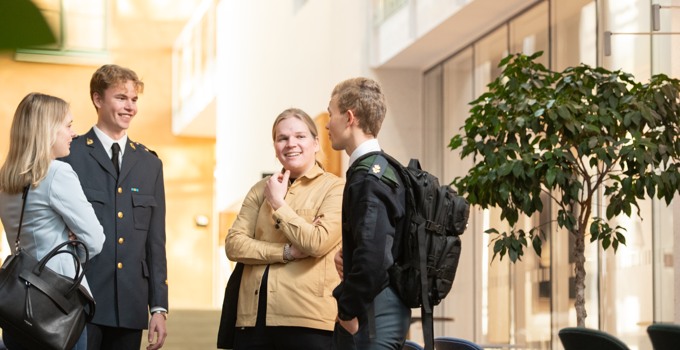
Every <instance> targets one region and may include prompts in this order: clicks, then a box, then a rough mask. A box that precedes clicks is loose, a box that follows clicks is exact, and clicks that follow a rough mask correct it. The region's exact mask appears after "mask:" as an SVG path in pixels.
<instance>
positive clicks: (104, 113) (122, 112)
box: [92, 80, 138, 140]
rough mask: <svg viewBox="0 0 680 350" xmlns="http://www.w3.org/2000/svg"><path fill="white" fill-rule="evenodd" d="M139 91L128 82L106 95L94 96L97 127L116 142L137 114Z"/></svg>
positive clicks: (115, 87) (106, 91) (96, 94)
mask: <svg viewBox="0 0 680 350" xmlns="http://www.w3.org/2000/svg"><path fill="white" fill-rule="evenodd" d="M137 99H138V96H137V89H136V87H135V84H134V83H133V82H132V81H131V80H128V81H126V82H125V83H120V84H116V85H112V86H111V87H109V88H108V89H106V90H104V95H103V96H101V95H100V94H99V93H96V92H95V93H94V94H93V95H92V101H93V102H94V104H95V106H96V107H97V115H98V119H97V127H98V128H99V129H100V130H102V131H103V132H104V133H105V134H107V135H108V136H109V137H111V138H112V139H114V140H119V139H120V138H121V137H123V135H125V131H126V130H127V129H128V128H129V127H130V122H131V121H132V118H133V117H134V116H135V115H136V114H137Z"/></svg>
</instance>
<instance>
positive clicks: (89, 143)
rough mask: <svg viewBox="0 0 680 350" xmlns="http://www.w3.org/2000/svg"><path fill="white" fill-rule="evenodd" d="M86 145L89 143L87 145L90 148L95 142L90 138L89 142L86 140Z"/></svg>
mask: <svg viewBox="0 0 680 350" xmlns="http://www.w3.org/2000/svg"><path fill="white" fill-rule="evenodd" d="M85 143H87V145H88V146H89V145H91V144H93V143H94V141H92V139H91V138H89V137H88V138H87V140H85Z"/></svg>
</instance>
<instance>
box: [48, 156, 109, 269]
mask: <svg viewBox="0 0 680 350" xmlns="http://www.w3.org/2000/svg"><path fill="white" fill-rule="evenodd" d="M49 201H50V206H51V207H52V209H54V211H56V212H57V213H59V215H61V217H62V218H63V219H64V222H65V223H66V226H67V227H68V228H69V230H71V232H73V233H74V234H75V235H76V237H77V239H78V240H80V241H82V242H83V243H85V245H86V246H87V250H88V253H89V255H90V258H92V257H93V256H95V255H97V254H99V252H101V250H102V246H103V245H104V240H105V238H106V236H104V229H103V228H102V225H101V224H100V223H99V220H98V219H97V216H96V215H95V213H94V209H92V205H91V204H90V202H88V201H87V198H85V193H83V189H82V187H81V186H80V181H79V180H78V175H77V174H76V173H75V171H73V168H71V166H70V165H69V164H67V163H62V162H59V165H58V168H57V170H56V172H55V174H54V177H53V178H52V183H51V184H50V190H49ZM79 255H81V258H84V257H85V256H84V253H82V252H80V253H79Z"/></svg>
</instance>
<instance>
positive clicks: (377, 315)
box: [333, 287, 411, 350]
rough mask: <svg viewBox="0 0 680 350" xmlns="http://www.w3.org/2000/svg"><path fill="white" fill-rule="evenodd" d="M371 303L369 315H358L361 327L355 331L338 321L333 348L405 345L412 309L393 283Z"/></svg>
mask: <svg viewBox="0 0 680 350" xmlns="http://www.w3.org/2000/svg"><path fill="white" fill-rule="evenodd" d="M372 306H373V307H372V308H371V310H369V312H368V313H367V314H366V315H362V316H360V317H359V331H358V332H357V333H356V334H354V335H352V334H349V332H347V331H346V330H345V329H344V328H343V327H342V326H340V324H339V323H335V330H334V331H333V349H334V350H387V349H392V350H400V349H401V348H402V346H403V345H404V340H405V339H406V334H408V330H409V326H410V324H411V309H409V308H408V307H406V306H405V305H404V303H403V302H402V301H401V299H399V297H398V296H397V294H396V293H395V292H394V290H393V289H392V288H391V287H387V288H385V289H383V291H382V292H380V293H379V294H378V295H377V296H376V297H375V299H373V305H372ZM371 313H373V314H374V315H371ZM372 316H373V317H372Z"/></svg>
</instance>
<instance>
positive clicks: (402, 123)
mask: <svg viewBox="0 0 680 350" xmlns="http://www.w3.org/2000/svg"><path fill="white" fill-rule="evenodd" d="M369 6H370V2H368V1H365V0H343V1H333V2H331V1H308V2H307V3H306V4H305V5H304V6H302V7H301V8H300V9H299V11H297V13H294V10H293V7H294V6H293V1H268V0H251V1H221V2H220V3H219V5H218V15H217V18H218V19H217V21H218V28H217V31H218V34H217V61H218V78H217V82H218V83H217V84H218V87H217V91H218V92H217V131H216V135H217V146H216V147H217V150H216V158H217V164H216V173H215V174H216V177H217V178H216V180H217V181H216V182H217V189H216V191H217V196H216V206H215V207H216V210H218V211H219V210H223V209H224V208H226V207H229V206H232V205H233V204H234V203H239V202H240V201H241V199H242V198H243V196H244V195H245V194H246V192H247V191H248V189H249V188H250V187H251V186H252V185H253V184H254V183H255V182H256V181H257V180H258V179H259V178H260V176H261V173H262V172H273V171H276V170H277V169H279V167H280V165H279V164H278V162H277V161H276V158H275V156H274V151H273V148H272V144H271V123H272V122H273V120H274V118H275V117H276V116H277V115H278V114H279V113H280V112H281V111H283V110H284V109H286V108H288V107H293V106H294V107H299V108H302V109H303V110H305V111H306V112H307V113H309V115H310V116H312V117H314V116H316V115H318V114H319V113H322V112H324V111H326V107H327V106H328V100H329V98H330V93H331V90H332V89H333V87H334V86H335V84H336V83H338V82H340V81H342V80H344V79H347V78H351V77H355V76H368V77H371V78H374V79H376V80H378V81H379V82H380V83H381V84H382V85H383V88H384V90H385V93H386V96H387V101H388V116H387V118H386V121H385V123H384V125H383V129H382V131H381V133H380V135H379V138H380V140H381V144H382V146H383V148H384V149H385V150H387V151H389V152H390V153H392V154H393V155H394V156H395V157H397V158H398V159H400V160H402V161H407V160H408V158H409V157H420V156H421V155H420V150H421V143H422V138H421V136H420V134H421V124H422V123H421V107H420V106H421V85H422V84H421V80H422V78H421V75H422V74H421V72H420V71H419V70H409V69H392V70H385V71H381V72H379V73H376V72H374V71H373V70H372V69H371V68H369V67H368V52H369V45H370V42H369V37H370V36H369V33H370V28H369V24H368V23H369V20H370V17H369V16H370V11H369ZM320 132H324V131H320ZM345 159H346V157H345Z"/></svg>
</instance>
